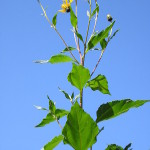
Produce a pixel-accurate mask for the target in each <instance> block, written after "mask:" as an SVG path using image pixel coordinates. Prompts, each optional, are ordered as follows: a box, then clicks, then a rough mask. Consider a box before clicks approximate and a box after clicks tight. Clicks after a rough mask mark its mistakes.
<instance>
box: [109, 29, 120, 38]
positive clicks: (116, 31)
mask: <svg viewBox="0 0 150 150" xmlns="http://www.w3.org/2000/svg"><path fill="white" fill-rule="evenodd" d="M118 31H119V30H116V31H115V32H114V34H113V35H112V36H111V38H110V40H111V39H112V38H113V37H114V36H115V35H116V34H117V32H118Z"/></svg>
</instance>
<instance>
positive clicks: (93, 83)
mask: <svg viewBox="0 0 150 150" xmlns="http://www.w3.org/2000/svg"><path fill="white" fill-rule="evenodd" d="M86 86H89V87H90V88H91V89H92V90H93V91H96V90H98V91H100V92H102V93H103V94H109V95H110V92H109V89H108V82H107V79H106V77H105V76H103V75H98V76H97V77H95V78H94V79H92V80H90V81H88V82H87V85H86Z"/></svg>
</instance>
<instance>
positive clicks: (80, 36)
mask: <svg viewBox="0 0 150 150" xmlns="http://www.w3.org/2000/svg"><path fill="white" fill-rule="evenodd" d="M75 34H76V36H77V37H78V38H79V39H80V40H81V41H82V42H83V43H84V41H83V37H82V35H81V34H80V33H78V32H75Z"/></svg>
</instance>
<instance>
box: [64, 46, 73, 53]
mask: <svg viewBox="0 0 150 150" xmlns="http://www.w3.org/2000/svg"><path fill="white" fill-rule="evenodd" d="M68 49H69V50H68ZM75 49H76V48H74V47H70V46H68V48H67V47H66V48H65V49H64V50H63V51H62V52H61V53H65V52H69V51H72V50H75Z"/></svg>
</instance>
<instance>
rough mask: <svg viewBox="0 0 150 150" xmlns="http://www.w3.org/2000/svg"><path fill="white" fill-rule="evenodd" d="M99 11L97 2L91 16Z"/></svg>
mask: <svg viewBox="0 0 150 150" xmlns="http://www.w3.org/2000/svg"><path fill="white" fill-rule="evenodd" d="M96 12H97V13H99V5H98V4H96V8H95V9H94V10H93V12H92V14H91V18H92V17H93V16H94V15H95V13H96Z"/></svg>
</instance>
